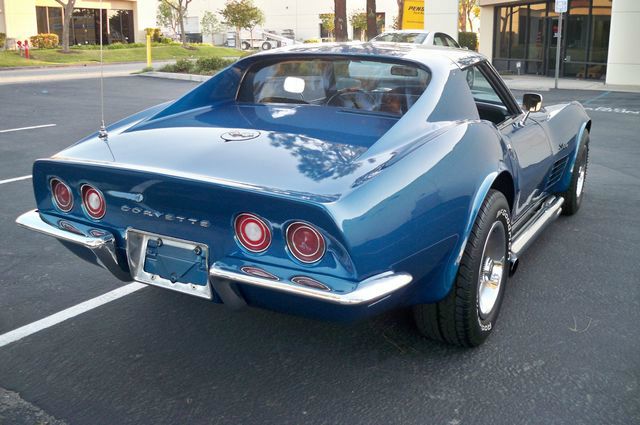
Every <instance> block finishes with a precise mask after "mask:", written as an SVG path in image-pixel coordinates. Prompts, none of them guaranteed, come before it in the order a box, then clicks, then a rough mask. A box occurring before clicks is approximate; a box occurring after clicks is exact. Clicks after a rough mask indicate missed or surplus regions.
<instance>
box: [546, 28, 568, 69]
mask: <svg viewBox="0 0 640 425" xmlns="http://www.w3.org/2000/svg"><path fill="white" fill-rule="evenodd" d="M558 24H559V19H558V17H557V16H553V17H549V18H547V37H546V40H545V41H546V42H547V48H546V49H545V51H546V52H547V55H546V56H547V58H546V61H545V63H546V68H547V72H546V74H547V75H548V76H550V77H553V76H555V73H556V51H557V46H558ZM566 29H567V27H566V20H565V22H563V23H562V46H560V49H561V51H560V76H562V73H563V62H564V61H563V56H562V50H563V46H564V45H565V41H566V34H567V31H566Z"/></svg>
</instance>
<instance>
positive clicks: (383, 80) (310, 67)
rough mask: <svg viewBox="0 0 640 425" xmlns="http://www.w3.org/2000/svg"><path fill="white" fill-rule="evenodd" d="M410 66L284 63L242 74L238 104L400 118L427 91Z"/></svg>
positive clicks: (423, 75) (424, 75)
mask: <svg viewBox="0 0 640 425" xmlns="http://www.w3.org/2000/svg"><path fill="white" fill-rule="evenodd" d="M429 78H430V75H429V73H428V72H427V71H426V70H424V69H421V68H418V67H416V66H415V65H407V64H399V63H389V62H376V61H360V60H345V59H341V60H339V61H337V60H336V61H334V60H314V61H308V60H290V61H284V62H278V63H276V64H271V65H267V66H263V67H261V68H259V69H257V70H255V71H253V70H251V71H250V72H248V73H247V76H246V77H245V79H244V81H243V83H242V85H241V87H240V91H239V94H238V100H239V101H240V102H249V103H257V104H270V103H289V104H310V105H319V106H333V107H338V108H346V109H355V110H360V111H366V112H377V113H386V114H392V115H397V116H402V115H403V114H404V113H406V112H407V110H409V108H411V107H412V106H413V104H414V103H415V102H416V101H417V100H418V98H419V97H420V95H421V94H422V93H423V92H424V90H425V89H426V87H427V84H428V81H429Z"/></svg>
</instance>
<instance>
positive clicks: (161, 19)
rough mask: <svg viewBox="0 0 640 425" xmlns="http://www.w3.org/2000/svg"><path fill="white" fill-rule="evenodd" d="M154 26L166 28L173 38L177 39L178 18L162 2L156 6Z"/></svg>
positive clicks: (171, 9) (173, 11) (170, 8)
mask: <svg viewBox="0 0 640 425" xmlns="http://www.w3.org/2000/svg"><path fill="white" fill-rule="evenodd" d="M156 25H158V26H159V27H162V28H168V29H169V30H170V31H171V35H172V36H173V37H174V38H177V37H178V31H179V30H178V26H179V25H178V16H177V15H176V11H175V10H174V9H173V8H172V7H171V6H169V5H168V4H167V3H165V2H164V1H161V2H160V3H159V4H158V10H157V12H156Z"/></svg>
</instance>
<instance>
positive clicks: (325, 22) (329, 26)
mask: <svg viewBox="0 0 640 425" xmlns="http://www.w3.org/2000/svg"><path fill="white" fill-rule="evenodd" d="M320 22H321V25H322V28H324V29H325V31H327V35H328V36H329V38H333V32H334V31H335V29H336V15H335V13H321V14H320Z"/></svg>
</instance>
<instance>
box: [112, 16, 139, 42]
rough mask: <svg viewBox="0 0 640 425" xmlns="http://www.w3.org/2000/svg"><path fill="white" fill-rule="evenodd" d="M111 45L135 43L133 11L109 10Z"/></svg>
mask: <svg viewBox="0 0 640 425" xmlns="http://www.w3.org/2000/svg"><path fill="white" fill-rule="evenodd" d="M107 19H108V20H109V43H131V42H133V11H131V10H109V11H107Z"/></svg>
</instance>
